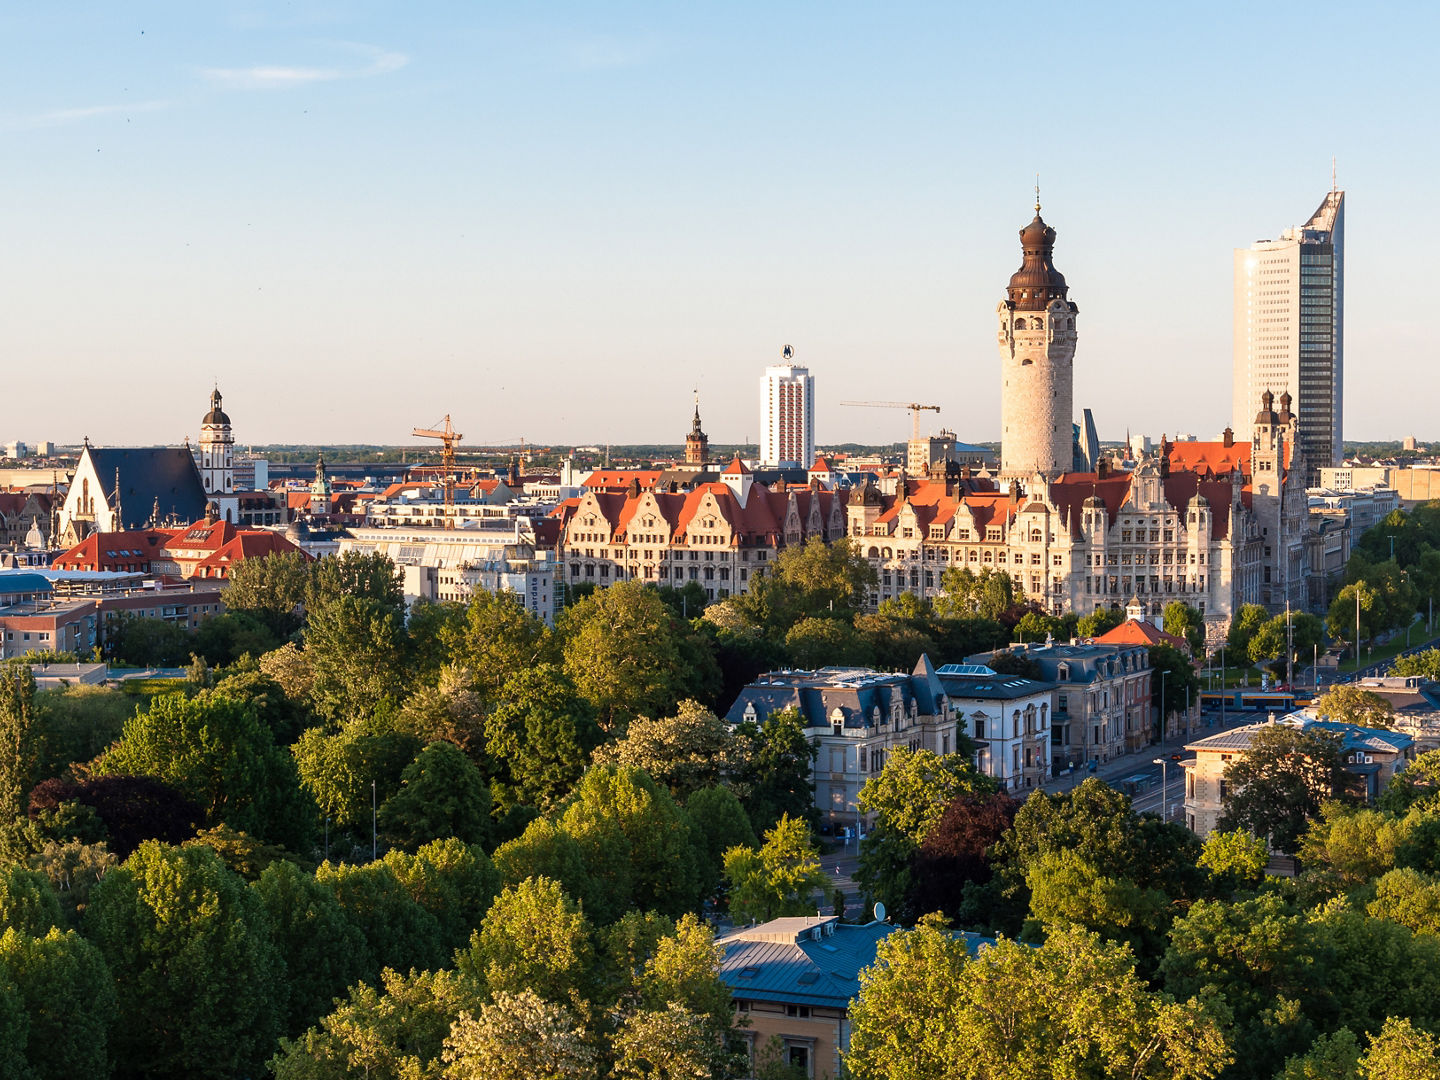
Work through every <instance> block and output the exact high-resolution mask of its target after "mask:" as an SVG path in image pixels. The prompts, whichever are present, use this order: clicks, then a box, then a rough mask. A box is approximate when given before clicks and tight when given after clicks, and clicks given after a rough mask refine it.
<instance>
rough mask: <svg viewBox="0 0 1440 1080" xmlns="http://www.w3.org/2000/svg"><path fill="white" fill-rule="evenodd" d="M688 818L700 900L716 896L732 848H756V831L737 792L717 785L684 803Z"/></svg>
mask: <svg viewBox="0 0 1440 1080" xmlns="http://www.w3.org/2000/svg"><path fill="white" fill-rule="evenodd" d="M685 817H686V818H687V819H688V820H689V822H690V836H691V839H692V840H693V841H694V844H695V858H696V864H697V872H698V874H699V880H700V896H701V898H709V897H712V896H714V895H715V893H716V891H717V890H718V889H719V888H720V882H721V879H722V878H723V877H724V873H725V852H727V851H729V850H730V849H731V848H733V847H737V846H739V847H755V846H756V839H755V829H754V827H753V826H752V825H751V824H750V819H749V817H747V816H746V814H745V808H744V807H743V806H742V805H741V804H740V800H739V798H737V797H736V795H735V792H734V791H732V790H731V789H730V788H728V787H721V786H719V785H715V786H712V787H703V788H701V789H700V790H699V791H696V792H693V793H692V794H691V795H690V797H689V798H688V799H686V800H685Z"/></svg>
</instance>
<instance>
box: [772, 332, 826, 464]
mask: <svg viewBox="0 0 1440 1080" xmlns="http://www.w3.org/2000/svg"><path fill="white" fill-rule="evenodd" d="M781 356H782V357H783V358H784V360H785V363H783V364H776V365H774V366H772V367H767V368H766V369H765V374H764V375H762V376H761V377H760V464H761V465H764V466H768V467H771V468H785V467H790V468H801V469H805V468H809V467H810V463H811V462H812V461H814V460H815V378H814V376H812V375H811V374H810V369H809V368H804V367H797V366H796V365H794V364H792V363H790V360H791V359H793V358H794V356H795V350H794V349H792V348H791V347H790V346H789V345H786V346H785V348H784V350H783V351H782V352H781Z"/></svg>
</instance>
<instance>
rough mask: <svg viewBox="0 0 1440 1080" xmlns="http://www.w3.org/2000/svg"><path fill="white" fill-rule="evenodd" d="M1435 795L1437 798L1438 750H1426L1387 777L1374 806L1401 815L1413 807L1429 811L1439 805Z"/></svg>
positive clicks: (1439, 778) (1439, 783)
mask: <svg viewBox="0 0 1440 1080" xmlns="http://www.w3.org/2000/svg"><path fill="white" fill-rule="evenodd" d="M1437 795H1440V750H1427V751H1426V752H1425V753H1423V754H1419V755H1418V756H1416V758H1415V760H1414V761H1411V762H1410V763H1409V764H1408V765H1406V767H1405V768H1403V769H1401V770H1400V771H1399V772H1397V773H1395V774H1394V775H1393V776H1391V777H1390V782H1389V783H1387V784H1386V785H1385V790H1384V791H1382V792H1381V793H1380V799H1379V801H1378V804H1377V805H1378V806H1379V808H1380V809H1381V810H1387V811H1389V812H1390V813H1394V814H1403V813H1405V812H1406V811H1408V810H1410V809H1412V808H1414V809H1418V810H1425V811H1430V810H1434V809H1436V804H1437V802H1440V800H1437V798H1436V796H1437Z"/></svg>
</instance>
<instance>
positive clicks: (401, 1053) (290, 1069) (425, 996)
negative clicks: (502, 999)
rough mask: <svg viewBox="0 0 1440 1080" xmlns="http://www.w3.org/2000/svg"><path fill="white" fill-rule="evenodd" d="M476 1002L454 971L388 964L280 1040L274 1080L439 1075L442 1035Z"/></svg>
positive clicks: (392, 1079) (400, 1079)
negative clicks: (404, 971)
mask: <svg viewBox="0 0 1440 1080" xmlns="http://www.w3.org/2000/svg"><path fill="white" fill-rule="evenodd" d="M479 1005H480V1001H479V999H478V998H477V997H476V996H475V994H474V992H473V989H472V988H471V987H469V986H467V985H466V983H465V980H464V979H462V978H461V977H460V976H458V975H457V974H456V973H455V972H453V971H422V972H414V971H412V972H411V973H410V974H408V975H401V974H399V973H398V972H396V971H393V970H390V969H388V968H387V969H386V970H385V971H384V972H383V973H382V974H381V976H380V977H379V978H378V979H376V980H375V981H374V982H373V983H366V982H361V983H357V984H355V985H354V986H352V987H351V988H350V993H349V995H348V996H347V997H346V998H345V999H343V1000H341V1001H338V1002H337V1003H336V1004H335V1008H334V1009H333V1010H332V1011H331V1012H330V1013H328V1014H327V1015H325V1016H324V1017H322V1018H321V1020H320V1022H319V1023H318V1024H316V1025H315V1026H314V1027H312V1028H310V1029H309V1030H308V1031H306V1032H305V1033H304V1034H303V1035H301V1036H300V1037H299V1038H296V1039H281V1040H280V1049H279V1052H278V1053H277V1054H276V1055H275V1057H274V1058H272V1059H271V1061H270V1063H269V1064H270V1071H271V1073H273V1074H274V1076H275V1080H348V1078H350V1077H357V1076H358V1077H365V1078H366V1080H422V1078H423V1080H430V1078H438V1077H439V1076H440V1075H441V1069H442V1067H443V1057H442V1055H443V1054H444V1049H445V1040H446V1039H447V1038H448V1037H449V1035H450V1031H451V1029H452V1027H453V1025H454V1024H455V1022H456V1021H457V1020H458V1019H459V1018H460V1016H461V1015H462V1013H464V1012H465V1011H466V1010H473V1009H477V1008H478V1007H479Z"/></svg>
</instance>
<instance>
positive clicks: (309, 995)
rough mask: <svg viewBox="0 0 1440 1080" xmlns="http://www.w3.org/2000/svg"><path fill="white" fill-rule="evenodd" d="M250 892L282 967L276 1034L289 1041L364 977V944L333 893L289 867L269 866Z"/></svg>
mask: <svg viewBox="0 0 1440 1080" xmlns="http://www.w3.org/2000/svg"><path fill="white" fill-rule="evenodd" d="M250 889H251V891H252V892H254V894H255V896H256V897H257V898H258V899H259V901H260V905H261V907H262V908H264V910H265V914H266V916H267V917H268V919H269V921H270V933H271V936H272V939H273V940H274V942H275V946H276V948H277V949H278V950H279V953H280V955H281V956H282V957H283V958H284V959H285V962H286V966H287V970H286V979H285V986H286V990H287V993H286V994H285V996H284V998H283V1010H282V1014H281V1023H280V1030H281V1033H282V1034H284V1035H287V1036H291V1037H294V1036H296V1035H299V1034H300V1033H301V1032H302V1031H304V1030H305V1029H306V1028H308V1027H309V1026H310V1025H311V1024H313V1023H315V1022H316V1021H317V1020H319V1019H320V1017H321V1016H323V1015H325V1013H327V1012H329V1011H330V1008H331V1005H332V1002H333V1001H334V1000H335V998H337V997H340V996H343V995H344V993H345V989H346V987H348V986H349V985H350V984H351V983H354V982H356V981H357V980H358V979H359V978H360V976H361V975H362V974H363V971H364V967H363V965H364V954H365V949H366V946H365V938H364V935H362V934H361V933H360V929H359V927H357V926H356V925H355V924H354V922H353V921H352V920H351V919H350V916H349V915H348V914H347V913H346V911H345V909H344V908H343V907H341V906H340V901H339V900H337V899H336V897H335V892H334V890H333V889H329V888H327V887H326V886H324V885H322V884H321V883H320V882H318V881H316V880H315V876H314V875H313V874H307V873H306V872H305V871H303V870H301V869H300V868H299V867H297V866H296V865H295V864H294V863H292V862H288V861H286V860H284V859H279V860H276V861H275V862H272V863H271V864H270V865H269V866H267V867H266V868H265V869H264V870H263V871H262V872H261V874H260V878H259V880H258V881H256V882H254V883H253V884H252V885H251V886H250Z"/></svg>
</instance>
